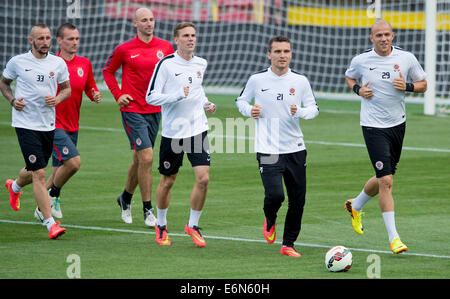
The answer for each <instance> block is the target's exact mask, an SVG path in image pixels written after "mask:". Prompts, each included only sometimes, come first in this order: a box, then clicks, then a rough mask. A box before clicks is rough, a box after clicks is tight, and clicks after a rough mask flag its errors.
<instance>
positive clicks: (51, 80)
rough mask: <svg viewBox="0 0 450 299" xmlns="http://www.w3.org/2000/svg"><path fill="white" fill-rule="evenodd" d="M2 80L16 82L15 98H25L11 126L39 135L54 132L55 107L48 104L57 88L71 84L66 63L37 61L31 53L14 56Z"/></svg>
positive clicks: (51, 59) (50, 59) (53, 58)
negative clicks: (21, 108)
mask: <svg viewBox="0 0 450 299" xmlns="http://www.w3.org/2000/svg"><path fill="white" fill-rule="evenodd" d="M3 77H5V78H7V79H10V80H16V88H15V94H14V96H15V98H16V99H18V98H24V99H23V103H24V104H25V105H26V106H25V108H24V109H23V110H22V111H17V110H16V109H14V108H13V109H12V126H13V127H16V128H24V129H29V130H36V131H51V130H54V129H55V107H49V106H47V104H46V103H45V97H46V96H53V97H54V96H56V92H57V91H58V84H60V83H63V82H65V81H69V72H68V71H67V65H66V63H65V62H64V60H63V59H62V58H60V57H57V56H55V55H52V54H50V53H49V54H48V55H47V57H45V58H42V59H38V58H36V57H34V55H33V54H32V53H31V51H29V52H27V53H25V54H20V55H17V56H14V57H13V58H11V60H9V61H8V63H7V64H6V68H5V70H4V71H3Z"/></svg>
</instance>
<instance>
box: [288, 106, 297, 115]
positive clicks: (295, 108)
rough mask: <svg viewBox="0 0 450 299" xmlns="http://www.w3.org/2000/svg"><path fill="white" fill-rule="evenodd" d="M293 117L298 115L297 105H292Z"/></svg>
mask: <svg viewBox="0 0 450 299" xmlns="http://www.w3.org/2000/svg"><path fill="white" fill-rule="evenodd" d="M290 108H291V115H295V113H297V105H295V104H291V107H290Z"/></svg>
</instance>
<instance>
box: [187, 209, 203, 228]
mask: <svg viewBox="0 0 450 299" xmlns="http://www.w3.org/2000/svg"><path fill="white" fill-rule="evenodd" d="M200 215H202V211H201V210H200V211H196V210H193V209H191V215H190V217H189V224H188V226H189V227H194V226H198V220H199V219H200Z"/></svg>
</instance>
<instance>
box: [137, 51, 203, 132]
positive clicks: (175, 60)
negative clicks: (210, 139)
mask: <svg viewBox="0 0 450 299" xmlns="http://www.w3.org/2000/svg"><path fill="white" fill-rule="evenodd" d="M206 67H207V61H206V60H205V59H203V58H200V57H197V56H194V57H193V58H192V59H190V60H185V59H184V58H182V57H181V56H180V55H178V53H177V52H175V53H174V54H171V55H168V56H166V57H165V58H164V59H162V60H161V61H160V62H158V64H157V65H156V67H155V71H154V72H153V75H152V78H151V80H150V83H149V86H148V90H147V96H146V101H147V103H148V104H150V105H154V106H161V115H162V131H161V135H162V136H164V137H167V138H187V137H192V136H195V135H198V134H200V133H202V132H204V131H207V130H208V128H209V126H208V120H207V118H206V115H205V111H204V108H203V105H204V104H205V103H206V102H207V101H208V99H207V98H206V95H205V91H204V89H203V86H202V83H203V76H204V74H205V70H206ZM186 86H189V94H188V96H187V97H185V95H184V91H183V89H184V87H186Z"/></svg>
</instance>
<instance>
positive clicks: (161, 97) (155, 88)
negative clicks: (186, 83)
mask: <svg viewBox="0 0 450 299" xmlns="http://www.w3.org/2000/svg"><path fill="white" fill-rule="evenodd" d="M168 75H169V72H167V68H166V65H165V64H164V60H161V61H160V62H158V64H157V65H156V67H155V71H154V72H153V75H152V78H151V79H150V83H149V85H148V88H147V95H146V97H145V100H146V102H147V104H149V105H153V106H161V105H164V104H169V103H174V102H177V101H180V100H182V99H184V98H186V97H185V95H184V90H183V89H182V88H178V89H175V90H174V92H173V93H163V90H164V87H165V85H166V84H167V81H168V79H169V77H168Z"/></svg>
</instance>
